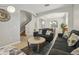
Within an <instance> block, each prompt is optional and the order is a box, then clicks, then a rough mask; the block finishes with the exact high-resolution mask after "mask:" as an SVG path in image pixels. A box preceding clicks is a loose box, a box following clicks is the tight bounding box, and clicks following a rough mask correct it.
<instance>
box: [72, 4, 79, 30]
mask: <svg viewBox="0 0 79 59" xmlns="http://www.w3.org/2000/svg"><path fill="white" fill-rule="evenodd" d="M73 7H74V9H73V19H74V21H73V25H74V26H73V29H76V30H79V4H78V5H74V6H73Z"/></svg>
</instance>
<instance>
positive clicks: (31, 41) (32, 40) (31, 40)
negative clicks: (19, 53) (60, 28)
mask: <svg viewBox="0 0 79 59" xmlns="http://www.w3.org/2000/svg"><path fill="white" fill-rule="evenodd" d="M45 41H46V40H45V39H44V38H42V37H38V38H35V37H30V38H29V39H28V42H29V44H36V45H37V52H39V47H40V44H42V43H44V42H45Z"/></svg>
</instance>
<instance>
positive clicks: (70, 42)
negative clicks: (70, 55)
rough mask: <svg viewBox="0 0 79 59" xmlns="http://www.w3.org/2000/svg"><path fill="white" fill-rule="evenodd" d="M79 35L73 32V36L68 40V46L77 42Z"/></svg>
mask: <svg viewBox="0 0 79 59" xmlns="http://www.w3.org/2000/svg"><path fill="white" fill-rule="evenodd" d="M77 37H78V36H77V35H75V34H74V33H72V34H71V36H70V37H69V38H68V40H67V43H68V46H74V45H75V44H76V42H77V41H78V38H77Z"/></svg>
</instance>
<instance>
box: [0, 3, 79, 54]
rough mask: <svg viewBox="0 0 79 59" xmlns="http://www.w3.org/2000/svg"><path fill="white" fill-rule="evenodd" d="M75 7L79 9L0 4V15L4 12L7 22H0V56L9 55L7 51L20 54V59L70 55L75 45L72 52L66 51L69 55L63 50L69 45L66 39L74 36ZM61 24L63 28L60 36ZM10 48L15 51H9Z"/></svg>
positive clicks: (73, 6) (51, 5) (61, 5)
mask: <svg viewBox="0 0 79 59" xmlns="http://www.w3.org/2000/svg"><path fill="white" fill-rule="evenodd" d="M78 7H79V5H75V4H74V5H73V4H71V5H69V4H1V5H0V8H1V11H0V12H4V11H2V9H3V10H5V11H6V12H7V11H8V14H7V15H9V18H8V19H7V21H6V20H5V19H4V18H3V19H2V20H1V19H0V21H1V22H0V28H1V29H0V39H1V40H0V47H1V51H3V52H1V53H0V54H1V55H4V54H9V53H8V52H7V51H8V49H9V50H10V51H12V52H13V51H14V50H19V51H20V50H21V52H22V54H24V55H28V54H29V55H32V54H33V55H34V54H35V55H40V54H41V55H46V54H47V55H64V54H65V55H71V54H73V55H74V53H71V52H72V51H74V50H75V49H76V48H78V47H79V45H78V46H77V47H74V50H72V48H71V49H70V47H69V49H70V50H72V51H70V50H67V49H66V48H68V46H67V45H68V44H69V46H71V45H72V44H71V45H70V42H69V41H68V42H69V43H67V40H66V39H67V38H68V37H69V36H70V34H71V32H78V29H79V27H78V26H79V25H78V14H79V8H78ZM11 9H12V11H13V12H12V11H11ZM4 13H5V12H4ZM61 24H64V25H65V26H66V28H65V30H66V31H65V30H64V33H63V31H62V30H63V28H61ZM72 30H76V31H72ZM56 32H57V33H56ZM55 33H56V34H55ZM66 33H67V34H66ZM58 36H59V37H60V38H61V39H60V40H62V39H63V40H65V41H62V42H60V41H59V40H57V39H58ZM76 42H78V40H77V41H76ZM55 43H56V44H55ZM60 43H62V44H60ZM59 44H60V45H59ZM65 44H66V46H65ZM6 45H7V46H6ZM62 45H63V46H62ZM8 46H10V47H8ZM58 46H59V47H58ZM4 47H5V48H4ZM14 47H16V48H17V49H16V48H15V49H13V48H14ZM29 47H30V48H29ZM65 47H66V48H65ZM53 48H55V49H53ZM3 49H4V50H6V49H7V51H6V52H5V51H4V50H3ZM64 49H66V50H67V51H65V50H64ZM43 50H44V52H43ZM45 50H46V51H45ZM63 50H64V51H63ZM77 50H78V49H77ZM51 51H52V52H51ZM4 52H5V53H4ZM41 52H42V53H41ZM50 52H51V53H50ZM57 52H58V53H57ZM44 53H45V54H44ZM14 54H16V53H14ZM78 54H79V52H78Z"/></svg>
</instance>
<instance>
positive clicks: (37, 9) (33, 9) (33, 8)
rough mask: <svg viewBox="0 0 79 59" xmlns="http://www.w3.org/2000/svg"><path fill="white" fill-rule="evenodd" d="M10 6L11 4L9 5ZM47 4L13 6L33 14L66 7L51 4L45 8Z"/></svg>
mask: <svg viewBox="0 0 79 59" xmlns="http://www.w3.org/2000/svg"><path fill="white" fill-rule="evenodd" d="M9 5H10V4H9ZM44 5H45V4H14V5H13V6H15V7H16V8H17V7H18V8H19V9H20V10H25V11H29V12H31V13H35V14H36V13H40V12H44V11H47V10H51V9H52V10H53V9H56V8H60V7H62V6H64V4H49V6H44ZM1 6H6V7H7V6H8V5H6V4H2V5H0V7H1Z"/></svg>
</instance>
